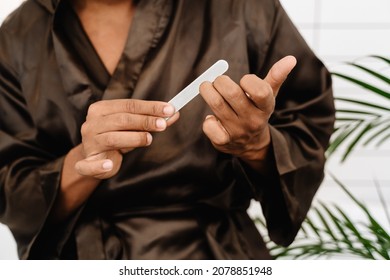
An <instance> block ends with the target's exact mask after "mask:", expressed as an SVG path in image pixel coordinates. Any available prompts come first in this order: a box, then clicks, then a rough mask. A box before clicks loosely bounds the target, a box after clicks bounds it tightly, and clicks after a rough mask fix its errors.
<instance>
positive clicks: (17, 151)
mask: <svg viewBox="0 0 390 280" xmlns="http://www.w3.org/2000/svg"><path fill="white" fill-rule="evenodd" d="M219 59H225V60H226V61H228V63H229V65H230V68H229V70H228V71H227V73H226V74H225V75H221V76H219V77H217V78H216V79H215V81H214V82H213V83H210V82H204V83H203V84H202V85H201V86H200V88H199V92H200V96H198V97H197V98H196V99H194V100H193V101H191V102H190V103H189V104H188V105H187V106H186V107H184V108H183V109H182V110H181V111H180V112H176V111H175V108H174V107H173V106H172V105H170V104H169V103H167V101H168V100H170V99H171V98H172V97H173V96H175V95H176V94H177V93H178V92H179V91H180V90H181V89H183V88H184V87H185V86H186V85H188V84H189V83H190V82H192V81H193V80H194V79H195V78H196V77H197V76H199V75H200V74H201V73H202V72H203V71H205V70H206V69H207V68H208V67H209V66H211V65H212V64H213V63H214V62H215V61H217V60H219ZM0 70H1V74H0V222H2V223H4V224H6V225H8V226H9V228H10V229H11V231H12V233H13V235H14V237H15V239H16V241H17V244H18V252H19V256H20V258H23V259H269V258H271V256H270V254H269V252H268V250H267V248H266V246H265V244H264V242H263V239H262V237H261V234H260V233H259V232H258V230H257V228H256V226H255V224H254V223H253V221H252V220H251V219H250V217H249V216H248V214H247V209H248V207H249V204H250V202H251V201H252V200H255V201H258V202H259V203H260V204H261V207H262V210H263V215H264V217H265V220H266V223H267V229H268V235H269V236H270V238H271V239H272V240H273V241H274V242H276V243H278V244H281V245H284V246H288V245H289V244H290V243H291V242H292V241H293V240H294V238H295V236H296V234H297V232H298V230H299V228H300V225H301V223H302V221H303V220H304V218H305V216H306V214H307V211H308V210H309V208H310V204H311V201H312V199H313V196H314V194H315V193H316V191H317V189H318V187H319V185H320V183H321V181H322V178H323V168H324V162H325V157H324V152H325V150H326V148H327V145H328V141H329V137H330V135H331V133H332V129H333V122H334V105H333V97H332V89H331V79H330V75H329V73H328V71H327V70H326V68H325V67H324V65H323V64H322V63H321V61H320V60H318V58H317V57H316V56H315V55H314V54H313V52H312V51H311V50H310V48H309V47H308V46H307V44H306V43H305V41H304V40H303V39H302V37H301V36H300V34H299V33H298V31H297V30H296V28H295V27H294V25H293V24H292V23H291V21H290V20H289V18H288V16H287V15H286V13H285V11H284V10H283V7H282V6H281V5H280V3H279V2H278V1H277V0H263V1H257V0H247V1H237V0H225V1H222V0H200V1H187V0H155V1H151V0H140V1H131V0H28V1H26V2H25V3H23V4H22V6H21V7H20V8H18V9H17V10H16V11H15V12H14V13H13V14H12V15H10V16H9V18H8V19H7V20H6V21H5V22H4V23H3V25H2V27H1V29H0ZM167 119H168V121H167ZM259 215H260V213H259ZM263 234H265V233H263Z"/></svg>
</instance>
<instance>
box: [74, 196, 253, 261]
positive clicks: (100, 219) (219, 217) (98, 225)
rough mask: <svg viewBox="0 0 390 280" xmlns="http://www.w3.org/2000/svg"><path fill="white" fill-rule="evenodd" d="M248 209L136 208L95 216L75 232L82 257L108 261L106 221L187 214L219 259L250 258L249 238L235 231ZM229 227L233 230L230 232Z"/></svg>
mask: <svg viewBox="0 0 390 280" xmlns="http://www.w3.org/2000/svg"><path fill="white" fill-rule="evenodd" d="M246 208H247V207H246V206H244V205H242V206H240V207H235V208H232V209H229V211H226V209H220V208H215V207H213V206H211V205H208V204H205V203H197V204H195V205H191V204H190V205H174V206H167V207H153V208H152V207H150V208H146V207H145V208H134V209H128V210H124V211H118V212H116V213H108V214H106V215H101V216H99V215H93V218H92V219H85V220H84V219H82V221H80V223H79V224H78V226H77V227H76V229H75V239H76V246H77V254H78V258H79V259H106V253H105V249H104V241H103V240H104V239H103V228H104V225H103V223H104V221H105V220H108V221H111V220H121V219H127V218H131V217H142V216H148V215H151V216H158V215H166V214H169V213H172V214H173V215H174V214H178V213H186V212H187V213H189V214H190V215H189V217H191V218H194V219H196V221H197V223H198V225H199V228H200V230H201V231H202V232H203V234H204V236H205V239H206V241H207V242H208V244H209V246H210V249H211V251H212V252H213V254H214V257H215V258H216V259H246V258H248V252H247V250H246V242H245V239H244V238H243V237H242V236H241V234H240V231H238V230H234V229H235V228H236V225H235V223H234V217H235V216H236V215H238V214H239V213H242V214H244V215H246ZM243 212H244V213H243ZM227 228H228V229H229V230H226V229H227ZM220 239H223V241H221V240H220ZM91 241H93V242H91ZM230 243H234V245H235V246H231V245H232V244H230ZM90 244H93V245H92V246H91V245H90Z"/></svg>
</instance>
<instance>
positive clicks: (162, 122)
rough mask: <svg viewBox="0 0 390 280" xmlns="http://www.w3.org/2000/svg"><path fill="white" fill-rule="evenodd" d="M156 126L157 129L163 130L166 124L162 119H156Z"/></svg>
mask: <svg viewBox="0 0 390 280" xmlns="http://www.w3.org/2000/svg"><path fill="white" fill-rule="evenodd" d="M156 126H157V128H161V129H164V128H165V127H166V126H167V123H166V121H165V120H164V119H157V121H156Z"/></svg>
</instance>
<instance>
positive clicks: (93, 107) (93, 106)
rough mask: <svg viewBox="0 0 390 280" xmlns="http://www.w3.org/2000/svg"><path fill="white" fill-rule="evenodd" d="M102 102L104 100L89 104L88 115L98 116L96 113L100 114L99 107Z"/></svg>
mask: <svg viewBox="0 0 390 280" xmlns="http://www.w3.org/2000/svg"><path fill="white" fill-rule="evenodd" d="M102 102H103V101H97V102H95V103H92V104H91V105H89V107H88V112H87V115H88V116H96V115H98V113H99V108H100V106H101V105H102Z"/></svg>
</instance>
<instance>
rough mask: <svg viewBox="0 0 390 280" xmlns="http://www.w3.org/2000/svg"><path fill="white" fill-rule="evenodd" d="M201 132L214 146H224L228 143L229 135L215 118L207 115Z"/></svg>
mask: <svg viewBox="0 0 390 280" xmlns="http://www.w3.org/2000/svg"><path fill="white" fill-rule="evenodd" d="M203 132H204V133H205V134H206V136H207V137H208V138H209V139H210V141H211V142H212V143H213V144H214V145H216V146H222V145H226V144H227V143H229V142H230V135H229V133H228V132H227V130H226V129H225V128H224V126H223V125H222V124H221V122H219V121H218V119H217V118H216V117H215V116H212V115H209V116H207V117H206V119H205V121H204V122H203Z"/></svg>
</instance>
